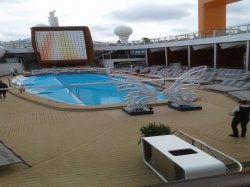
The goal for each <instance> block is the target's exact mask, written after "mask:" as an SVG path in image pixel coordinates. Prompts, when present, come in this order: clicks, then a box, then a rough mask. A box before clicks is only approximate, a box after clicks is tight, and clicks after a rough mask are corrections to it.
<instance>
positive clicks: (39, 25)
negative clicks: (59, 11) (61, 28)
mask: <svg viewBox="0 0 250 187" xmlns="http://www.w3.org/2000/svg"><path fill="white" fill-rule="evenodd" d="M35 27H49V26H48V25H46V24H43V23H40V24H37V25H35Z"/></svg>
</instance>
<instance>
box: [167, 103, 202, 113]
mask: <svg viewBox="0 0 250 187" xmlns="http://www.w3.org/2000/svg"><path fill="white" fill-rule="evenodd" d="M168 107H169V108H173V109H175V110H178V111H181V112H182V111H192V110H202V107H201V106H199V105H195V104H189V105H179V104H177V103H169V104H168Z"/></svg>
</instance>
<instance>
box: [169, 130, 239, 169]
mask: <svg viewBox="0 0 250 187" xmlns="http://www.w3.org/2000/svg"><path fill="white" fill-rule="evenodd" d="M174 133H176V135H177V136H178V137H180V138H182V139H183V140H185V141H187V142H188V143H190V144H192V145H193V146H195V147H197V148H199V149H201V150H203V151H204V152H206V153H208V154H209V155H211V156H213V157H214V158H216V159H218V160H220V161H221V162H223V163H224V164H225V165H226V167H227V171H228V172H229V173H232V172H234V170H233V169H235V168H237V170H236V171H238V172H240V171H242V169H243V168H242V165H241V163H240V162H239V161H237V160H235V159H234V158H232V157H230V156H228V155H226V154H225V153H222V152H220V151H218V150H217V149H215V148H213V147H211V146H209V145H207V144H206V143H205V142H202V141H201V140H199V139H196V138H193V137H192V136H190V135H188V134H186V133H184V132H182V131H180V130H177V131H175V132H174ZM227 161H229V162H227Z"/></svg>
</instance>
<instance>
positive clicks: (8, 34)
mask: <svg viewBox="0 0 250 187" xmlns="http://www.w3.org/2000/svg"><path fill="white" fill-rule="evenodd" d="M1 35H2V38H8V39H10V38H29V37H30V35H29V34H24V33H20V32H3V33H1Z"/></svg>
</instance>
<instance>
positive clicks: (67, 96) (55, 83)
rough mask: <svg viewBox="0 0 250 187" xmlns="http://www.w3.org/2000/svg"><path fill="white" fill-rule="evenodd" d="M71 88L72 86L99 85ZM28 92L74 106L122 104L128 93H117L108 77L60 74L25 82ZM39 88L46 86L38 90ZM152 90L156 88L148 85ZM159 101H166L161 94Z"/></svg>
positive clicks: (31, 78) (34, 77) (37, 77)
mask: <svg viewBox="0 0 250 187" xmlns="http://www.w3.org/2000/svg"><path fill="white" fill-rule="evenodd" d="M98 82H102V83H103V82H105V83H106V82H107V84H90V85H77V86H70V85H71V84H83V83H98ZM23 85H24V86H25V87H26V91H27V92H29V93H32V94H36V95H38V96H40V97H43V98H46V99H49V100H54V101H58V102H64V103H68V104H73V105H107V104H121V103H123V97H124V96H125V95H126V93H120V92H117V89H116V86H115V84H114V83H112V80H111V78H110V77H109V76H107V75H100V74H58V75H43V76H32V77H29V78H28V79H26V80H24V81H23ZM38 86H45V87H42V88H36V87H38ZM146 86H147V87H148V88H150V89H152V90H155V87H154V86H151V85H149V84H146ZM157 99H159V100H162V99H165V98H164V96H163V95H162V94H161V93H160V92H159V94H158V98H157Z"/></svg>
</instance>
